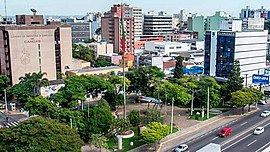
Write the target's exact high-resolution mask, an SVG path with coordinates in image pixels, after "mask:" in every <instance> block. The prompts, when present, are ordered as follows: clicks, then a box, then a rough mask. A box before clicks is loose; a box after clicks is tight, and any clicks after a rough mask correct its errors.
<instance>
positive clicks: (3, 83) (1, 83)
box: [0, 75, 8, 91]
mask: <svg viewBox="0 0 270 152" xmlns="http://www.w3.org/2000/svg"><path fill="white" fill-rule="evenodd" d="M7 82H8V77H7V76H6V75H0V91H3V90H4V89H6V88H7Z"/></svg>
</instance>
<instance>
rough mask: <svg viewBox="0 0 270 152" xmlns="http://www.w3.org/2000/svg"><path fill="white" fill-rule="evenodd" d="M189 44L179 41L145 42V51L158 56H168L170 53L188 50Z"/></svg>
mask: <svg viewBox="0 0 270 152" xmlns="http://www.w3.org/2000/svg"><path fill="white" fill-rule="evenodd" d="M190 47H191V44H189V43H181V42H151V41H150V42H146V43H145V52H146V53H149V54H155V55H160V56H170V55H171V53H175V52H183V51H188V50H190Z"/></svg>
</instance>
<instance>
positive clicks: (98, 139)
mask: <svg viewBox="0 0 270 152" xmlns="http://www.w3.org/2000/svg"><path fill="white" fill-rule="evenodd" d="M107 141H108V139H107V138H106V137H105V136H103V135H102V134H92V135H91V137H90V142H89V143H90V144H91V145H93V146H95V147H96V148H99V151H100V152H101V148H107V147H108V144H107Z"/></svg>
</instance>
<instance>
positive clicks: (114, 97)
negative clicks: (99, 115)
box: [104, 75, 130, 110]
mask: <svg viewBox="0 0 270 152" xmlns="http://www.w3.org/2000/svg"><path fill="white" fill-rule="evenodd" d="M104 79H105V80H107V82H108V83H110V84H111V85H112V86H113V91H112V92H105V96H104V99H105V100H106V101H108V103H109V104H110V107H111V109H112V110H116V109H117V106H119V105H123V98H124V96H123V94H122V93H123V90H124V85H123V84H124V80H123V77H120V76H113V75H110V76H105V77H104ZM125 86H126V90H128V88H129V86H130V81H129V80H128V79H127V78H125Z"/></svg>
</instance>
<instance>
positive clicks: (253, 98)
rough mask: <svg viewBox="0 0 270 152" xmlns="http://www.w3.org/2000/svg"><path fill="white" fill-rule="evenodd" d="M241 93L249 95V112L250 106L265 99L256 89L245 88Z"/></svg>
mask: <svg viewBox="0 0 270 152" xmlns="http://www.w3.org/2000/svg"><path fill="white" fill-rule="evenodd" d="M241 91H243V92H245V93H246V94H247V95H248V99H247V102H248V107H249V108H248V111H250V106H251V105H252V104H254V103H255V102H257V101H259V100H261V99H262V98H263V93H262V92H261V91H259V90H257V89H254V88H243V89H242V90H241Z"/></svg>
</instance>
